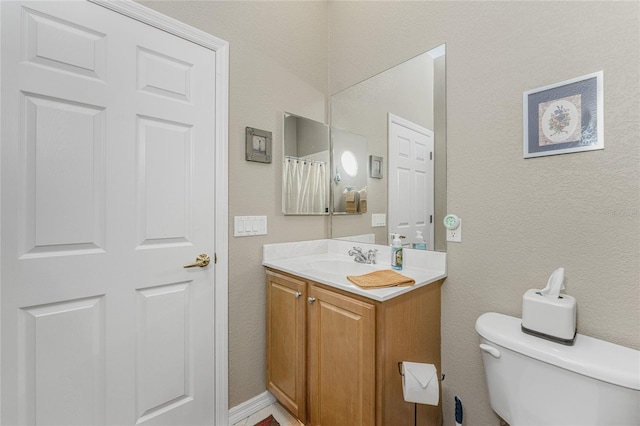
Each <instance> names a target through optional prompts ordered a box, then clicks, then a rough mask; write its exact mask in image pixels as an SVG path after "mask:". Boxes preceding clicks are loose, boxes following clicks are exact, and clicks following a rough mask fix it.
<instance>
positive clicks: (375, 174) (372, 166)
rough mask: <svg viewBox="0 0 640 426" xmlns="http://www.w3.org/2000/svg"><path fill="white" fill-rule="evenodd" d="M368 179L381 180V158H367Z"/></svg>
mask: <svg viewBox="0 0 640 426" xmlns="http://www.w3.org/2000/svg"><path fill="white" fill-rule="evenodd" d="M369 177H372V178H375V179H382V157H376V156H375V155H370V156H369Z"/></svg>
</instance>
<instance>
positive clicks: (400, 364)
mask: <svg viewBox="0 0 640 426" xmlns="http://www.w3.org/2000/svg"><path fill="white" fill-rule="evenodd" d="M398 373H399V374H400V375H401V376H404V373H403V372H402V361H398ZM438 381H439V382H444V374H443V375H442V376H441V377H440V378H439V379H438Z"/></svg>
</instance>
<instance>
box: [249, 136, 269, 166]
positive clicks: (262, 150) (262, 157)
mask: <svg viewBox="0 0 640 426" xmlns="http://www.w3.org/2000/svg"><path fill="white" fill-rule="evenodd" d="M271 144H272V135H271V132H269V131H267V130H260V129H254V128H253V127H246V128H245V159H246V160H247V161H257V162H259V163H271Z"/></svg>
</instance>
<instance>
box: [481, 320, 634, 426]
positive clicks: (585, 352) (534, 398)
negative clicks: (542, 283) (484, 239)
mask: <svg viewBox="0 0 640 426" xmlns="http://www.w3.org/2000/svg"><path fill="white" fill-rule="evenodd" d="M520 327H521V319H520V318H514V317H511V316H507V315H502V314H498V313H493V312H489V313H485V314H482V315H481V316H480V317H479V318H478V319H477V321H476V331H477V332H478V334H479V335H480V351H481V353H482V362H483V364H484V371H485V377H486V380H487V387H488V389H489V400H490V402H491V408H492V409H493V410H494V411H495V412H496V413H497V414H498V415H499V416H500V417H501V418H502V419H503V420H504V421H505V422H507V423H508V424H509V425H511V426H521V425H532V426H533V425H535V426H543V425H549V426H560V425H561V426H569V425H579V426H586V425H608V426H612V425H616V426H623V425H629V426H632V425H635V426H637V425H640V351H636V350H633V349H630V348H626V347H624V346H619V345H615V344H613V343H609V342H605V341H602V340H598V339H594V338H592V337H589V336H584V335H581V334H577V335H576V339H575V343H574V344H573V346H566V345H562V344H559V343H556V342H552V341H548V340H544V339H541V338H539V337H535V336H531V335H529V334H525V333H523V332H522V331H521V328H520Z"/></svg>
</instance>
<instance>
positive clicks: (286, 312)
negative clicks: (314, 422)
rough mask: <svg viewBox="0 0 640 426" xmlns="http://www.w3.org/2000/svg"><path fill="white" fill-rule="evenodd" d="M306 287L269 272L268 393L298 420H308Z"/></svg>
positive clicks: (286, 276)
mask: <svg viewBox="0 0 640 426" xmlns="http://www.w3.org/2000/svg"><path fill="white" fill-rule="evenodd" d="M306 300H307V283H306V281H302V280H300V279H298V278H294V277H291V276H288V275H283V274H280V273H277V272H272V271H267V336H266V341H267V389H269V391H270V392H271V393H272V394H273V395H274V396H275V397H276V398H277V399H278V401H279V402H280V404H282V406H283V407H285V408H286V409H287V410H289V411H290V412H291V414H293V415H294V416H296V417H297V418H298V419H301V420H302V421H304V420H305V419H306V417H307V411H306V407H307V404H306V398H307V381H306V371H307V367H306V365H307V352H306V336H307V332H306V318H307V313H306V312H307V306H306Z"/></svg>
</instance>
